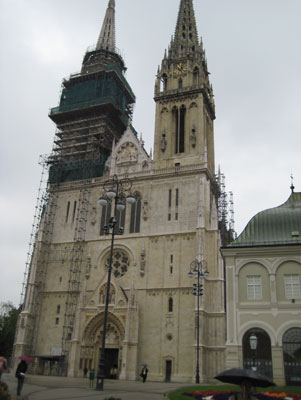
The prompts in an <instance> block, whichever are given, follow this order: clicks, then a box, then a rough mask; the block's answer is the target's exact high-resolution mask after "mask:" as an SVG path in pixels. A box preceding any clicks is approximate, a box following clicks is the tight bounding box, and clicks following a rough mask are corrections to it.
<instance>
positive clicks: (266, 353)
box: [242, 328, 273, 378]
mask: <svg viewBox="0 0 301 400" xmlns="http://www.w3.org/2000/svg"><path fill="white" fill-rule="evenodd" d="M251 337H253V338H254V337H255V338H256V339H255V342H256V343H255V346H253V347H255V348H253V349H252V348H251V344H250V338H251ZM251 341H252V339H251ZM242 346H243V367H244V368H246V369H254V370H256V371H258V372H260V373H262V374H264V375H266V376H267V377H269V378H273V365H272V349H271V340H270V337H269V335H268V334H267V333H266V332H265V331H264V330H263V329H260V328H252V329H249V330H248V331H247V332H246V333H245V334H244V337H243V340H242Z"/></svg>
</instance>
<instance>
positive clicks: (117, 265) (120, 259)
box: [106, 250, 129, 278]
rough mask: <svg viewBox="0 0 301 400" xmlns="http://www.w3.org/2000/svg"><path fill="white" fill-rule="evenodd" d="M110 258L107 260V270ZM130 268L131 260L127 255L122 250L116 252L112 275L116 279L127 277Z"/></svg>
mask: <svg viewBox="0 0 301 400" xmlns="http://www.w3.org/2000/svg"><path fill="white" fill-rule="evenodd" d="M109 263H110V256H109V257H108V258H107V260H106V268H109ZM128 268H129V259H128V257H127V256H126V254H125V253H124V252H122V251H120V250H117V251H114V254H113V260H112V273H113V274H114V276H115V278H120V277H121V276H123V275H125V274H126V272H127V270H128Z"/></svg>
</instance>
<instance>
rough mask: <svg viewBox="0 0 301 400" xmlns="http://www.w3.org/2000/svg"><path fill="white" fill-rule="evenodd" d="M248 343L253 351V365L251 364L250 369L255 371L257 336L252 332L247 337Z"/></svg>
mask: <svg viewBox="0 0 301 400" xmlns="http://www.w3.org/2000/svg"><path fill="white" fill-rule="evenodd" d="M249 343H250V348H251V350H252V352H253V366H252V370H253V371H256V365H255V353H256V349H257V343H258V338H257V336H256V335H255V333H252V335H251V336H250V337H249Z"/></svg>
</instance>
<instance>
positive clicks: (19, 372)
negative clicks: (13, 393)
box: [16, 360, 27, 396]
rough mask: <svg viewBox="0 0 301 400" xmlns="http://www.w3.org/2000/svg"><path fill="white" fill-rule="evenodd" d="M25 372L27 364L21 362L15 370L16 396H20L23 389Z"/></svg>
mask: <svg viewBox="0 0 301 400" xmlns="http://www.w3.org/2000/svg"><path fill="white" fill-rule="evenodd" d="M26 371H27V364H26V362H25V361H24V360H22V361H21V362H20V363H19V365H18V367H17V369H16V378H17V379H18V387H17V396H21V390H22V387H23V383H24V379H25V372H26Z"/></svg>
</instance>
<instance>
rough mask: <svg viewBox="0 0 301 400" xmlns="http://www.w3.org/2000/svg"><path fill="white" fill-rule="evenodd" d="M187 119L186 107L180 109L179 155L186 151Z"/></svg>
mask: <svg viewBox="0 0 301 400" xmlns="http://www.w3.org/2000/svg"><path fill="white" fill-rule="evenodd" d="M185 117H186V107H185V106H181V108H180V121H179V122H180V123H179V153H184V151H185Z"/></svg>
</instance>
